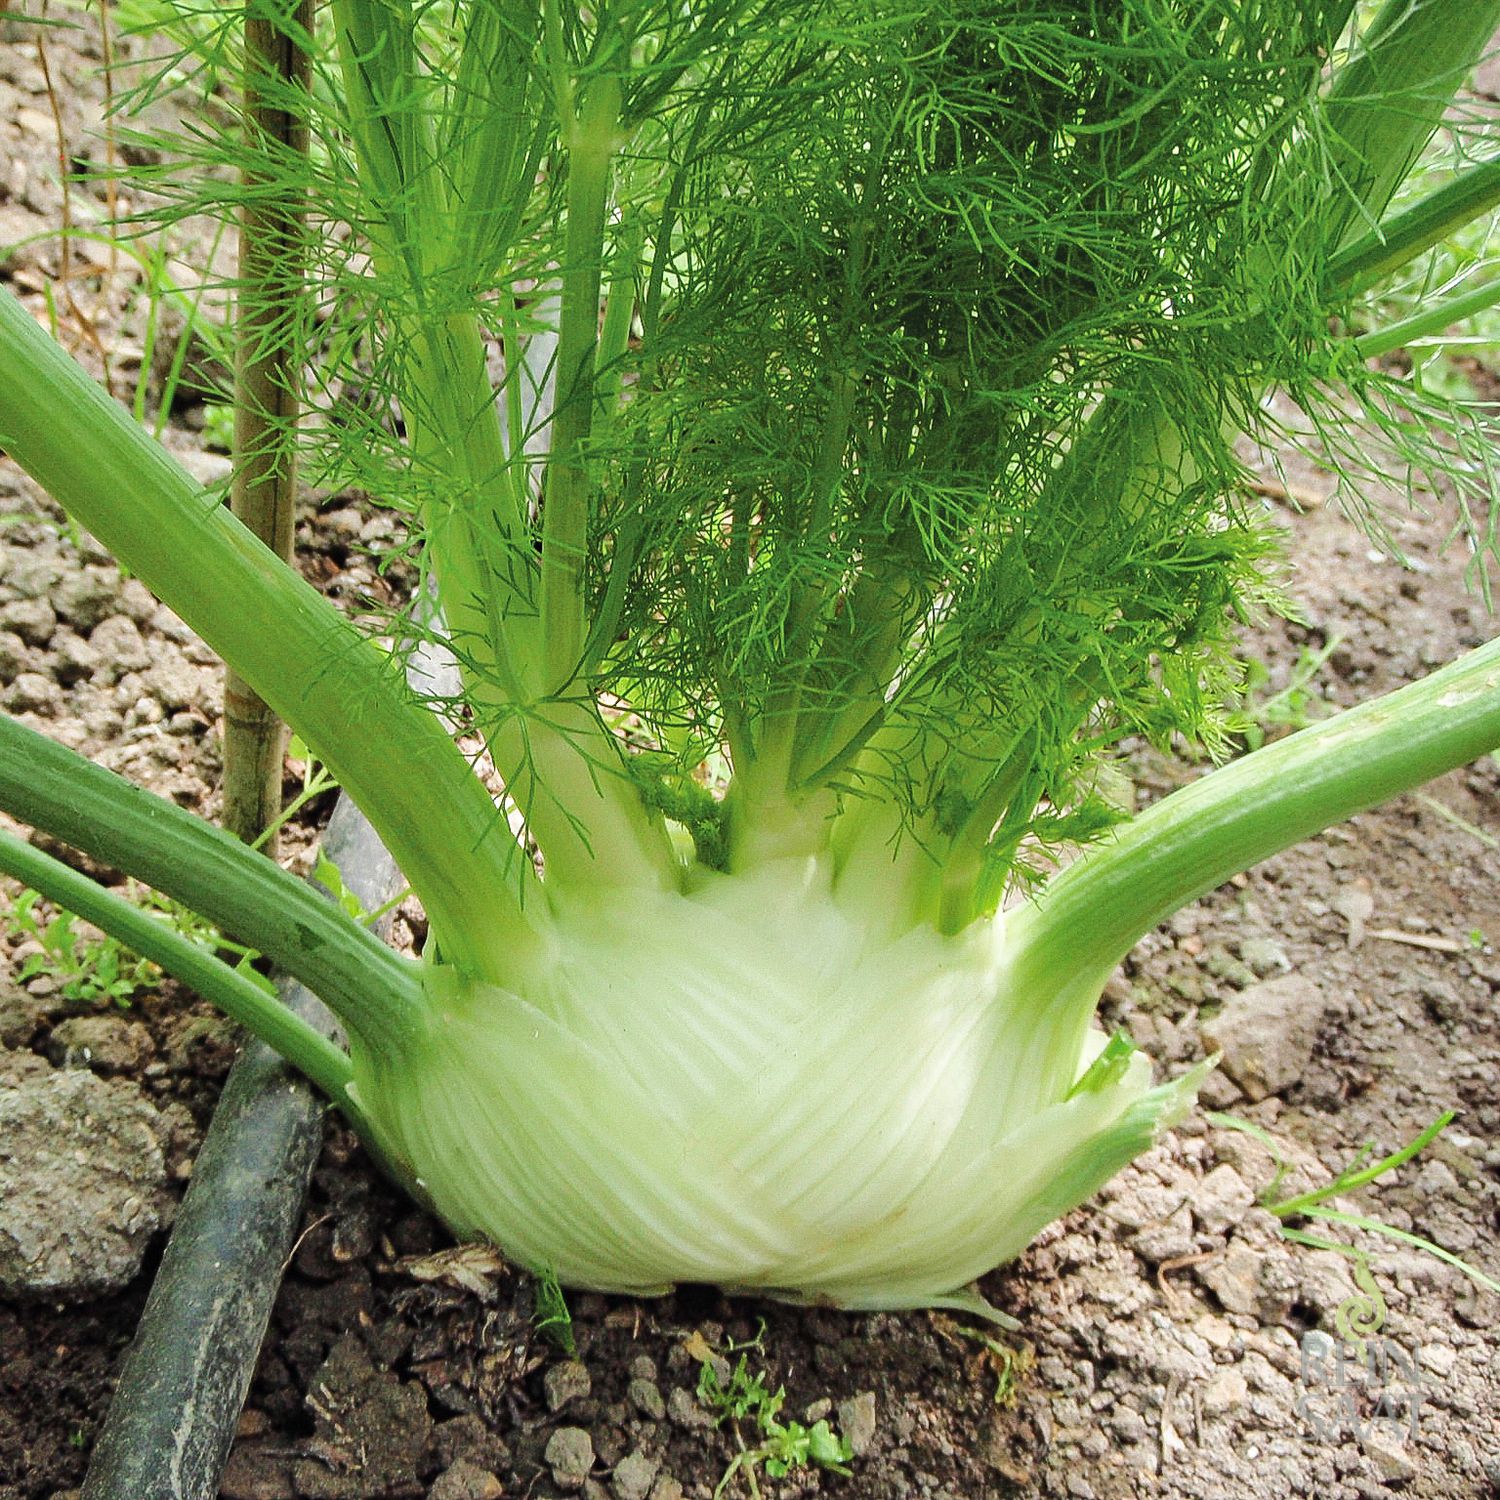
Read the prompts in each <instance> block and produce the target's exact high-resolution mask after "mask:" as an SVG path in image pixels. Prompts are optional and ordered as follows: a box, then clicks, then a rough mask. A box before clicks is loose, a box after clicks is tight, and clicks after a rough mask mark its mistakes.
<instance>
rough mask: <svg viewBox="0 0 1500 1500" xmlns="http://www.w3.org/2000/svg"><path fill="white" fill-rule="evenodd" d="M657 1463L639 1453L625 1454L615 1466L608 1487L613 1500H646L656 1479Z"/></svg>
mask: <svg viewBox="0 0 1500 1500" xmlns="http://www.w3.org/2000/svg"><path fill="white" fill-rule="evenodd" d="M657 1468H658V1464H657V1461H656V1460H655V1459H654V1458H647V1457H646V1455H645V1454H644V1453H641V1452H639V1451H637V1452H635V1453H627V1454H626V1455H625V1457H624V1458H622V1459H621V1460H620V1461H619V1463H617V1464H616V1465H615V1472H614V1475H613V1477H612V1478H611V1479H610V1482H609V1487H610V1490H611V1492H612V1493H613V1494H614V1497H615V1500H647V1496H648V1495H650V1493H651V1484H652V1481H653V1480H654V1479H655V1478H656V1470H657Z"/></svg>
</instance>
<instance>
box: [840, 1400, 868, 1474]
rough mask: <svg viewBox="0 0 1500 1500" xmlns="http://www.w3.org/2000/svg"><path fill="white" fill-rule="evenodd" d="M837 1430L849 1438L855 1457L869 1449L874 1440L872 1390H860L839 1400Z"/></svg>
mask: <svg viewBox="0 0 1500 1500" xmlns="http://www.w3.org/2000/svg"><path fill="white" fill-rule="evenodd" d="M839 1432H840V1433H841V1434H842V1435H843V1436H844V1437H846V1438H847V1439H848V1440H849V1446H850V1448H851V1449H853V1451H854V1456H855V1457H856V1458H859V1457H861V1456H862V1455H863V1454H866V1453H868V1452H869V1451H870V1448H871V1446H872V1445H873V1444H874V1442H875V1392H874V1391H861V1392H860V1393H859V1394H858V1395H857V1396H851V1397H850V1398H849V1399H848V1400H847V1401H840V1402H839Z"/></svg>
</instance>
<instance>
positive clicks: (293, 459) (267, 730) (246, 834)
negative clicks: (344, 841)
mask: <svg viewBox="0 0 1500 1500" xmlns="http://www.w3.org/2000/svg"><path fill="white" fill-rule="evenodd" d="M280 11H281V13H280V14H274V13H273V12H272V11H271V10H270V8H268V7H265V6H263V5H257V4H251V5H248V6H247V7H246V10H245V44H244V51H245V90H244V101H243V105H242V113H243V116H244V130H245V135H246V139H247V144H248V146H249V151H248V152H247V157H248V159H249V160H251V161H260V162H261V163H262V166H261V168H260V169H259V170H256V169H247V171H246V172H245V183H244V185H245V189H246V192H245V199H244V206H243V207H242V209H241V211H240V226H239V278H238V287H237V290H236V300H235V381H234V383H235V393H234V461H235V467H234V481H233V484H232V486H231V489H230V507H231V509H232V510H233V511H234V514H235V515H236V516H238V517H239V519H240V520H241V521H243V522H244V523H245V525H246V526H247V527H248V528H249V529H250V530H251V531H253V532H254V533H255V535H256V536H258V537H259V538H260V539H261V541H263V542H264V543H265V544H266V546H268V547H269V548H270V549H271V551H273V552H274V553H275V554H276V555H277V557H279V558H281V560H282V561H283V562H286V563H290V562H291V560H292V541H293V532H294V526H295V520H296V499H297V417H298V406H299V401H298V388H299V385H300V381H301V373H300V363H301V357H302V339H303V319H304V315H305V313H306V311H307V289H306V286H305V283H304V280H303V273H302V262H303V258H304V256H303V246H302V234H303V194H302V192H301V190H300V188H299V187H298V186H297V185H296V182H295V179H294V180H293V185H292V186H291V187H290V189H288V188H287V186H286V179H285V177H284V175H282V174H281V171H280V165H281V163H280V158H282V157H286V156H292V157H302V156H305V155H306V153H307V134H308V132H307V120H306V116H305V113H299V112H295V111H294V110H292V109H290V108H289V107H288V104H289V102H290V100H291V98H292V97H293V96H294V95H301V96H303V97H305V96H306V93H307V90H308V87H309V85H310V83H311V78H312V61H311V58H310V57H309V56H308V54H307V52H306V51H305V50H304V49H303V48H302V47H301V45H300V44H299V41H298V32H299V31H300V32H301V34H302V35H308V34H310V33H311V30H312V24H313V6H312V0H289V3H288V0H282V3H281V5H280ZM267 160H269V162H270V163H271V166H270V172H271V173H272V174H275V175H274V177H272V176H270V175H268V172H267V170H266V166H265V163H266V162H267ZM265 624H266V628H267V629H274V625H273V623H272V622H271V621H269V620H268V621H266V622H265ZM285 749H286V729H285V726H284V725H283V724H282V722H281V720H280V719H279V718H278V717H277V716H276V712H275V710H274V709H272V708H271V706H270V705H269V704H268V703H267V702H266V701H265V699H263V698H262V697H261V696H260V695H259V694H258V693H257V692H255V690H254V689H253V688H252V687H251V686H250V684H249V683H247V682H246V681H245V680H244V679H243V678H242V677H240V675H239V674H238V673H237V672H236V671H235V670H234V669H233V667H230V668H229V669H228V670H227V672H226V673H225V679H224V784H223V812H222V818H223V823H224V826H225V827H226V828H227V829H228V830H229V831H230V832H231V833H232V834H234V836H235V837H236V838H239V839H243V840H244V841H245V843H247V844H253V843H255V842H256V841H257V840H258V839H260V838H261V836H262V835H263V834H265V835H267V836H266V838H265V841H264V843H263V844H262V846H261V847H262V850H263V852H264V853H265V854H266V856H267V857H268V858H270V859H275V857H276V832H275V824H276V821H277V817H278V814H279V812H280V809H281V763H282V757H283V754H284V752H285Z"/></svg>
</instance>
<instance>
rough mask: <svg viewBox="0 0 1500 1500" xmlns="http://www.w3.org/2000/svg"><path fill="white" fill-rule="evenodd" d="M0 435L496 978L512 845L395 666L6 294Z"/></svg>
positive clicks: (513, 912)
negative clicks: (287, 728)
mask: <svg viewBox="0 0 1500 1500" xmlns="http://www.w3.org/2000/svg"><path fill="white" fill-rule="evenodd" d="M0 446H3V447H4V448H5V449H6V451H7V452H9V453H10V455H11V457H13V458H14V459H15V460H16V461H17V462H18V463H19V464H20V465H21V467H22V468H24V469H25V470H26V471H27V472H28V473H29V474H31V475H32V477H33V478H34V479H36V480H37V482H38V483H39V484H41V485H42V486H43V488H45V489H46V490H47V491H48V492H49V493H50V494H51V495H52V496H53V497H54V498H55V499H56V500H57V501H58V502H59V503H60V504H61V505H63V506H64V507H65V508H66V509H67V510H68V511H69V512H70V513H71V514H72V515H73V516H74V517H75V518H76V519H77V520H78V521H79V522H80V523H81V524H82V525H83V526H86V527H87V528H88V529H89V530H90V531H91V532H93V533H94V535H95V536H97V537H98V538H99V539H100V540H101V541H102V542H103V543H104V544H105V545H106V546H107V547H109V548H110V550H111V551H112V552H114V554H115V555H116V556H117V557H118V558H119V559H120V560H121V562H123V563H124V564H125V566H126V567H127V568H129V569H130V570H131V572H133V573H134V574H135V575H136V576H137V577H139V578H140V579H142V580H143V581H144V582H145V583H146V584H147V586H148V587H150V588H151V589H152V590H153V592H155V593H156V594H157V596H158V597H159V598H161V599H162V600H163V601H164V602H165V603H166V604H167V605H168V606H169V607H170V608H172V609H173V610H175V611H176V612H177V613H178V614H179V615H181V616H182V618H183V619H184V620H185V621H186V622H187V623H188V624H189V625H190V626H191V627H192V628H193V629H194V630H196V631H197V632H198V634H199V635H201V636H202V637H203V639H204V640H205V641H207V642H208V644H209V645H210V646H212V647H213V649H214V650H215V651H217V652H218V653H219V655H220V656H222V657H223V658H224V659H225V660H226V661H228V662H232V663H233V664H234V666H235V667H236V669H237V670H238V671H239V672H240V673H242V674H243V676H244V678H245V680H246V681H247V682H249V683H250V684H251V685H252V686H253V687H254V688H255V690H256V691H257V692H258V693H260V694H261V696H262V697H264V698H265V700H266V701H267V702H268V703H269V704H270V705H271V706H272V707H273V708H274V709H275V710H276V712H277V713H278V714H280V715H281V717H282V718H283V719H285V720H286V721H287V722H288V723H289V724H291V725H292V726H293V728H295V729H296V730H297V731H298V733H299V734H301V735H302V737H303V739H305V740H306V741H307V743H308V744H309V746H311V747H312V749H313V750H315V751H316V752H317V754H318V756H319V758H320V759H322V760H323V761H324V762H325V763H326V764H327V765H328V766H329V768H330V769H331V770H332V771H333V773H334V775H335V776H336V777H337V778H338V779H339V781H340V782H341V783H342V785H343V786H344V787H345V789H346V790H347V791H348V792H349V795H350V796H351V797H352V798H353V799H354V801H355V802H356V803H357V804H358V805H359V806H360V807H361V808H362V809H363V811H364V812H365V815H366V816H367V817H368V818H369V819H370V821H371V823H372V824H373V825H374V826H375V829H376V831H377V832H378V833H379V834H380V836H381V838H382V840H383V841H384V842H385V845H386V847H387V848H388V849H389V850H390V851H391V855H392V857H393V858H394V859H395V860H396V862H397V864H399V865H400V867H401V869H402V870H403V872H404V873H405V875H406V878H407V879H408V880H409V881H410V882H411V883H412V886H413V888H414V889H415V890H416V891H417V893H418V895H419V896H420V897H421V899H422V903H423V905H424V906H425V907H426V908H427V912H428V915H429V916H430V918H431V920H432V922H433V925H434V927H435V929H436V930H437V931H438V932H439V933H440V935H441V938H442V942H443V951H444V953H445V955H446V956H447V957H448V958H449V959H450V961H452V962H455V963H457V964H458V965H459V966H460V967H461V968H465V969H469V970H472V971H473V972H475V973H483V974H490V975H503V974H504V973H505V972H506V966H507V963H508V961H509V960H510V959H511V957H512V956H513V954H514V948H515V944H516V943H517V942H518V941H524V940H525V934H526V929H525V928H524V926H523V923H522V919H521V914H520V910H519V906H518V904H517V902H516V900H515V884H516V881H515V871H514V868H513V866H514V864H515V859H516V852H515V844H514V842H513V840H512V839H511V837H510V833H509V830H508V829H507V828H506V827H505V824H504V821H503V819H501V817H500V816H499V814H498V812H497V810H496V809H495V807H494V805H493V803H492V802H491V800H490V797H489V795H488V793H487V792H486V791H485V790H484V787H483V786H482V785H481V784H480V782H479V780H478V779H477V778H476V777H475V776H474V774H473V772H472V770H471V768H470V766H469V764H468V762H467V760H465V758H464V756H463V754H462V753H461V752H460V751H459V750H458V748H457V747H456V746H455V745H454V744H453V742H452V741H451V740H450V739H449V738H448V736H447V735H446V733H445V732H444V730H443V728H442V726H441V725H440V724H439V723H438V721H437V720H436V719H435V718H434V717H433V715H432V714H431V713H429V712H428V711H427V710H426V709H424V708H421V707H419V706H418V705H416V704H413V703H411V702H409V701H407V694H406V689H405V686H404V684H403V683H402V681H401V678H400V674H399V670H398V667H397V665H396V663H394V662H392V661H390V660H389V659H388V658H386V657H385V656H384V655H382V653H381V652H380V651H378V650H377V649H376V648H375V646H373V645H372V644H371V643H370V642H369V641H367V640H365V639H364V638H363V637H362V636H361V635H360V634H359V632H358V631H357V630H355V629H354V627H353V626H352V625H350V624H349V623H348V622H347V621H346V620H344V619H343V618H342V617H341V616H340V615H339V613H338V611H337V610H335V609H334V608H333V606H332V605H331V604H329V603H328V601H327V600H325V599H324V598H322V597H321V595H319V594H318V593H317V592H316V591H315V590H314V589H312V588H311V587H310V586H309V585H308V584H306V583H305V582H303V580H302V579H301V578H299V577H298V576H297V575H296V574H295V573H293V572H292V571H291V570H290V569H288V568H287V567H285V566H284V565H283V564H282V563H281V562H279V561H278V560H277V558H276V557H275V556H274V555H273V554H272V553H271V552H270V551H268V550H267V549H266V547H265V546H264V545H263V544H262V543H260V542H259V541H257V540H256V539H255V538H254V537H253V536H251V535H250V533H249V532H248V531H246V530H245V528H244V527H243V526H241V525H240V523H239V522H238V521H236V520H235V519H234V517H233V516H231V515H230V514H229V513H228V511H226V510H225V509H224V508H223V507H222V506H220V505H217V504H215V503H214V502H213V501H212V499H210V497H208V496H206V495H205V494H204V492H203V490H202V489H201V488H200V487H199V486H198V484H197V483H196V482H195V481H194V480H193V478H192V477H191V476H190V475H189V474H188V473H187V472H186V470H184V469H183V468H182V466H181V465H180V464H178V463H177V461H176V460H175V459H173V458H172V457H171V455H170V454H168V453H167V452H166V451H165V450H164V449H163V448H161V447H159V446H158V445H157V444H156V443H154V442H152V441H151V439H150V438H149V437H148V436H147V435H146V434H145V433H144V432H143V431H142V430H141V429H140V428H139V427H137V426H136V424H135V423H134V422H132V421H131V420H130V417H129V416H128V415H127V414H126V413H125V412H124V410H122V409H121V408H120V407H119V406H117V405H116V404H115V403H114V402H113V401H111V400H110V398H109V397H108V396H107V395H106V394H105V393H104V392H103V391H102V390H101V389H100V388H99V387H98V386H97V385H96V384H95V383H94V382H93V381H92V380H90V379H89V377H88V376H87V375H86V374H85V373H84V372H83V370H81V369H80V368H79V367H78V366H77V365H76V364H75V363H74V362H73V361H72V360H71V359H70V358H69V357H68V355H67V354H66V353H65V352H64V351H63V350H62V349H61V348H60V347H59V346H58V345H57V343H56V342H54V341H53V340H52V339H51V338H49V337H48V336H47V334H46V333H45V332H44V331H43V330H42V329H41V328H40V327H39V326H38V325H37V323H36V322H35V321H34V320H33V319H32V317H31V316H30V315H29V314H28V313H27V311H26V310H25V308H24V307H22V306H21V304H20V303H19V302H18V301H17V300H16V299H15V298H14V297H13V296H11V295H10V294H9V293H8V292H7V293H3V294H0ZM266 621H274V622H275V627H276V628H275V630H274V632H273V631H268V630H267V629H266V628H265V623H264V622H266ZM413 766H420V767H421V768H422V772H421V774H420V775H416V776H414V775H412V774H411V769H410V768H411V767H413Z"/></svg>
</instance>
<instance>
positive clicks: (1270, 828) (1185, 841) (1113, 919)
mask: <svg viewBox="0 0 1500 1500" xmlns="http://www.w3.org/2000/svg"><path fill="white" fill-rule="evenodd" d="M1497 746H1500V639H1497V640H1494V641H1491V642H1489V643H1488V644H1487V645H1484V646H1481V647H1479V648H1478V649H1477V650H1475V651H1471V652H1469V653H1468V654H1467V655H1466V656H1463V657H1460V658H1459V660H1458V661H1456V662H1453V663H1452V664H1451V665H1449V666H1446V667H1444V668H1442V670H1441V671H1438V672H1434V673H1432V675H1431V676H1429V677H1425V678H1423V679H1422V680H1421V681H1420V682H1414V683H1412V684H1411V685H1410V686H1408V687H1404V688H1400V689H1398V690H1397V691H1395V692H1393V693H1387V694H1385V695H1384V696H1382V697H1380V698H1376V699H1374V700H1373V701H1371V702H1369V703H1365V704H1362V705H1361V706H1360V707H1358V708H1352V709H1350V710H1348V711H1347V712H1346V713H1342V714H1339V715H1338V716H1337V717H1336V718H1333V719H1330V720H1328V721H1327V722H1326V723H1323V724H1319V725H1316V726H1315V727H1313V728H1310V729H1304V730H1302V731H1300V732H1299V733H1297V734H1293V735H1291V736H1289V737H1288V738H1286V739H1284V740H1280V741H1278V742H1277V743H1276V744H1274V745H1268V746H1266V747H1265V748H1264V749H1261V750H1257V751H1255V752H1253V753H1252V754H1250V755H1247V756H1245V757H1244V758H1243V759H1241V760H1237V761H1235V762H1233V763H1232V764H1231V765H1228V766H1224V767H1223V768H1222V769H1220V770H1217V771H1212V772H1210V773H1209V774H1208V775H1207V776H1204V777H1202V778H1201V779H1200V780H1198V781H1196V782H1194V783H1193V784H1192V785H1191V786H1187V787H1184V788H1182V789H1181V790H1180V791H1176V792H1173V793H1172V794H1171V795H1170V796H1168V797H1165V798H1163V799H1162V800H1161V801H1160V802H1158V803H1157V804H1156V805H1155V806H1154V807H1151V808H1148V809H1147V810H1146V811H1145V812H1143V813H1141V814H1140V816H1139V817H1137V818H1134V819H1133V820H1132V821H1131V822H1129V823H1127V824H1126V825H1125V826H1124V827H1123V828H1122V829H1121V830H1120V831H1119V832H1118V833H1117V834H1115V835H1114V836H1113V837H1112V838H1109V839H1108V840H1106V841H1105V842H1104V843H1102V844H1101V845H1099V846H1098V847H1097V848H1095V849H1093V850H1091V851H1089V852H1088V853H1086V854H1084V855H1083V856H1082V857H1081V858H1080V859H1079V860H1078V861H1077V862H1076V863H1075V864H1073V865H1070V866H1069V867H1068V868H1067V869H1066V870H1064V871H1063V872H1062V873H1061V874H1060V875H1057V876H1056V877H1054V879H1053V880H1052V881H1051V883H1050V884H1049V885H1048V886H1047V888H1046V890H1045V892H1044V893H1043V895H1042V897H1041V898H1040V900H1039V901H1038V902H1037V903H1036V904H1035V905H1034V906H1030V907H1027V908H1024V909H1022V910H1020V911H1018V912H1016V913H1014V914H1013V916H1012V917H1011V918H1010V920H1011V922H1013V924H1014V931H1015V933H1016V939H1017V942H1018V943H1019V945H1020V951H1021V952H1022V953H1023V954H1024V955H1025V956H1026V962H1027V963H1028V964H1031V963H1035V964H1039V965H1041V966H1043V967H1046V968H1049V969H1050V970H1052V971H1054V972H1060V971H1061V969H1063V968H1066V970H1067V971H1069V972H1070V973H1077V974H1083V975H1098V976H1099V977H1100V980H1101V982H1102V979H1103V977H1105V976H1107V975H1108V973H1109V972H1110V970H1112V969H1113V968H1114V966H1115V964H1117V963H1118V962H1119V961H1120V960H1121V959H1122V958H1123V957H1124V956H1125V954H1126V953H1127V952H1129V950H1130V948H1131V947H1132V946H1133V945H1134V944H1135V943H1136V942H1137V941H1138V940H1139V939H1140V938H1141V937H1142V936H1143V935H1144V934H1145V933H1147V932H1149V931H1150V930H1151V928H1153V927H1154V926H1156V924H1157V923H1158V922H1162V921H1165V920H1166V918H1168V917H1169V916H1171V914H1172V913H1173V912H1174V911H1176V910H1177V909H1178V908H1179V907H1182V906H1185V905H1186V904H1187V903H1188V902H1189V901H1192V900H1195V899H1196V898H1197V897H1199V896H1201V895H1203V894H1204V893H1205V892H1207V891H1211V890H1213V889H1214V888H1215V887H1216V886H1219V885H1222V884H1223V883H1224V882H1225V881H1226V880H1228V879H1229V878H1230V877H1231V876H1232V875H1236V874H1238V873H1239V872H1240V871H1242V870H1248V869H1249V868H1250V867H1251V866H1252V865H1255V864H1258V863H1259V862H1260V861H1261V860H1264V859H1269V858H1270V857H1271V855H1273V854H1276V853H1278V852H1279V851H1280V850H1282V849H1286V848H1289V847H1290V846H1291V845H1293V844H1295V843H1298V842H1300V841H1301V840H1302V839H1306V838H1310V837H1311V836H1312V835H1313V834H1315V833H1318V832H1319V831H1320V830H1322V829H1324V828H1327V827H1329V826H1330V825H1331V824H1333V823H1339V822H1342V821H1343V820H1344V819H1346V818H1352V817H1353V816H1354V815H1355V814H1356V813H1360V812H1363V811H1365V810H1366V809H1367V808H1371V807H1374V806H1376V805H1377V804H1378V803H1381V802H1385V801H1388V800H1389V799H1390V798H1392V797H1395V796H1398V795H1400V794H1401V793H1402V792H1406V791H1409V790H1410V789H1411V788H1413V787H1415V786H1420V785H1421V784H1422V783H1423V782H1425V781H1430V780H1432V778H1433V777H1435V776H1441V775H1443V774H1444V773H1445V772H1447V771H1451V770H1454V769H1455V768H1456V767H1458V766H1463V765H1467V764H1469V762H1471V761H1473V760H1475V759H1477V758H1478V757H1479V756H1481V755H1483V754H1485V753H1486V752H1487V751H1490V750H1493V749H1495V748H1496V747H1497ZM1039 1003H1044V1004H1045V1003H1046V1000H1045V996H1041V997H1039ZM1089 1003H1090V1007H1091V1006H1092V1000H1091V1001H1090V1002H1089Z"/></svg>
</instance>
